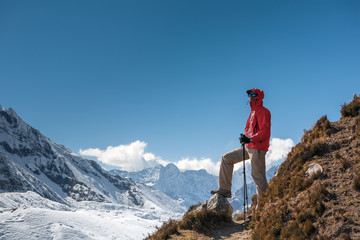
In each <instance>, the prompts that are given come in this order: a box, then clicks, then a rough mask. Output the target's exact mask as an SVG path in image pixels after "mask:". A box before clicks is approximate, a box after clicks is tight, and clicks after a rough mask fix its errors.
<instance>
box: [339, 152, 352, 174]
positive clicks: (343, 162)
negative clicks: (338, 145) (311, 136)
mask: <svg viewBox="0 0 360 240" xmlns="http://www.w3.org/2000/svg"><path fill="white" fill-rule="evenodd" d="M335 158H336V159H337V160H338V161H340V164H341V168H342V170H343V171H345V170H346V169H348V168H349V167H351V163H350V161H349V160H347V159H345V158H344V157H343V156H341V154H340V153H339V152H337V153H336V154H335Z"/></svg>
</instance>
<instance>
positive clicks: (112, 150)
mask: <svg viewBox="0 0 360 240" xmlns="http://www.w3.org/2000/svg"><path fill="white" fill-rule="evenodd" d="M146 146H147V143H145V142H141V141H139V140H138V141H135V142H133V143H130V144H129V145H119V146H117V147H113V146H109V147H107V148H106V150H100V149H98V148H95V149H94V148H89V149H85V150H82V149H80V154H81V155H84V156H92V157H97V159H98V160H99V161H100V162H103V163H106V164H108V165H112V166H117V167H121V169H122V170H126V171H140V170H142V169H144V167H145V166H146V165H147V163H146V160H145V159H144V150H145V147H146Z"/></svg>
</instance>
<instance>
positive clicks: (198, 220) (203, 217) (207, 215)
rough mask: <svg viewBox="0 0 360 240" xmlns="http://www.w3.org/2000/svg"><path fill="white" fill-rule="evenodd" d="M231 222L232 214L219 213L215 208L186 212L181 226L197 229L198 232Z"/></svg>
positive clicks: (186, 228) (180, 223) (187, 228)
mask: <svg viewBox="0 0 360 240" xmlns="http://www.w3.org/2000/svg"><path fill="white" fill-rule="evenodd" d="M230 222H232V218H231V216H226V215H225V214H220V213H217V212H216V211H214V210H207V209H205V210H202V211H199V212H197V213H195V214H193V213H188V214H185V216H184V217H183V219H182V220H181V221H180V222H179V228H180V229H185V230H195V231H197V232H206V231H209V230H211V229H212V228H217V227H220V226H222V225H224V224H226V223H230Z"/></svg>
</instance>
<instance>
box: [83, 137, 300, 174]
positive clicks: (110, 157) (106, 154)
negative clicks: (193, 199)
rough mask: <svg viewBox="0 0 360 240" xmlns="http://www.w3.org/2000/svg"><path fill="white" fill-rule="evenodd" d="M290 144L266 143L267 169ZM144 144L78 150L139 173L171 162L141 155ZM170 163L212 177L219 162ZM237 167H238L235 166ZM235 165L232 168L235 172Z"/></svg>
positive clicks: (281, 141) (282, 141) (274, 140)
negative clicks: (268, 146)
mask: <svg viewBox="0 0 360 240" xmlns="http://www.w3.org/2000/svg"><path fill="white" fill-rule="evenodd" d="M293 146H294V142H293V141H292V140H291V139H290V138H288V139H280V138H272V139H271V141H270V148H269V151H268V153H267V155H266V165H267V166H271V165H272V163H274V162H276V161H279V160H281V159H284V158H285V157H286V155H287V154H288V152H289V151H290V150H291V148H292V147H293ZM146 147H147V143H146V142H143V141H140V140H137V141H135V142H132V143H130V144H127V145H119V146H115V147H114V146H108V147H107V148H106V149H104V150H102V149H99V148H89V149H84V150H82V149H80V151H79V152H80V154H81V155H83V156H90V157H96V158H97V160H98V161H100V162H102V163H105V164H107V165H111V166H114V167H119V168H120V169H122V170H125V171H141V170H142V169H144V168H147V167H152V166H154V165H155V164H161V165H163V166H166V165H167V164H169V163H171V162H169V161H166V160H164V159H162V158H161V157H160V156H157V155H156V154H154V153H150V152H145V149H146ZM172 163H174V164H175V165H176V166H177V167H178V168H179V169H180V170H182V171H185V170H200V169H205V170H206V171H207V172H208V173H210V174H213V175H218V174H219V168H220V159H219V160H218V161H216V162H215V161H213V160H212V159H210V158H206V157H203V158H192V159H190V158H183V159H180V160H179V161H177V162H172ZM238 165H239V164H238ZM238 167H239V166H236V167H235V169H237V168H238Z"/></svg>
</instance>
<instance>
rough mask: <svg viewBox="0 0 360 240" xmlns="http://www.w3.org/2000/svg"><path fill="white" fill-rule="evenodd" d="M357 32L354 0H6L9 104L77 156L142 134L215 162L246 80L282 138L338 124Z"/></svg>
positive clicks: (166, 155) (232, 136)
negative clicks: (324, 122)
mask: <svg viewBox="0 0 360 240" xmlns="http://www.w3.org/2000/svg"><path fill="white" fill-rule="evenodd" d="M359 42H360V1H357V0H354V1H348V0H344V1H332V0H327V1H325V0H324V1H316V0H313V1H288V0H283V1H280V0H278V1H268V0H267V1H144V0H138V1H80V0H79V1H1V2H0V84H1V90H2V91H1V94H0V104H1V105H2V106H3V107H6V108H9V107H12V108H13V109H14V110H15V111H16V112H17V113H18V114H19V115H20V116H21V117H22V118H23V119H24V120H25V121H26V122H28V123H29V124H30V125H32V126H33V127H35V128H37V129H38V130H40V131H41V132H42V133H43V134H44V135H46V136H47V137H49V138H50V139H51V140H53V141H55V142H57V143H61V144H63V145H65V146H67V147H68V148H70V149H71V150H72V151H74V152H76V153H79V150H80V149H89V148H98V149H102V150H104V149H106V148H107V147H109V146H113V147H115V146H119V145H124V146H125V145H127V146H129V145H131V144H132V143H136V141H140V143H146V144H145V145H144V144H142V145H141V144H140V145H141V146H142V149H143V150H144V149H145V150H144V151H145V152H148V153H153V154H155V155H157V156H160V157H161V158H162V159H164V160H166V161H170V162H176V161H179V160H180V159H184V158H190V159H202V158H206V159H211V161H213V162H217V161H219V160H220V157H221V155H222V154H223V153H225V152H227V151H229V150H231V149H233V148H237V147H238V146H239V144H238V136H239V134H240V133H242V132H243V129H244V126H245V122H246V120H247V116H248V114H249V111H250V107H249V105H248V104H247V103H246V101H247V96H246V94H245V91H246V90H247V89H249V88H253V87H256V88H260V89H263V90H264V92H265V99H264V105H265V106H266V107H267V108H268V109H269V110H270V111H271V113H272V137H273V138H280V139H287V138H291V139H292V140H293V141H294V142H295V143H297V142H298V141H299V140H300V139H301V136H302V134H303V130H304V129H309V128H310V127H311V126H312V124H314V123H315V121H316V120H317V119H319V118H320V117H321V116H322V115H325V114H327V116H328V118H329V119H330V121H337V120H338V119H339V117H340V113H339V110H340V105H341V104H342V103H344V102H349V101H350V100H351V99H352V96H353V94H355V93H357V94H358V93H359V92H360V81H359V77H360V44H359ZM138 143H139V142H138ZM141 146H140V149H141Z"/></svg>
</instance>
